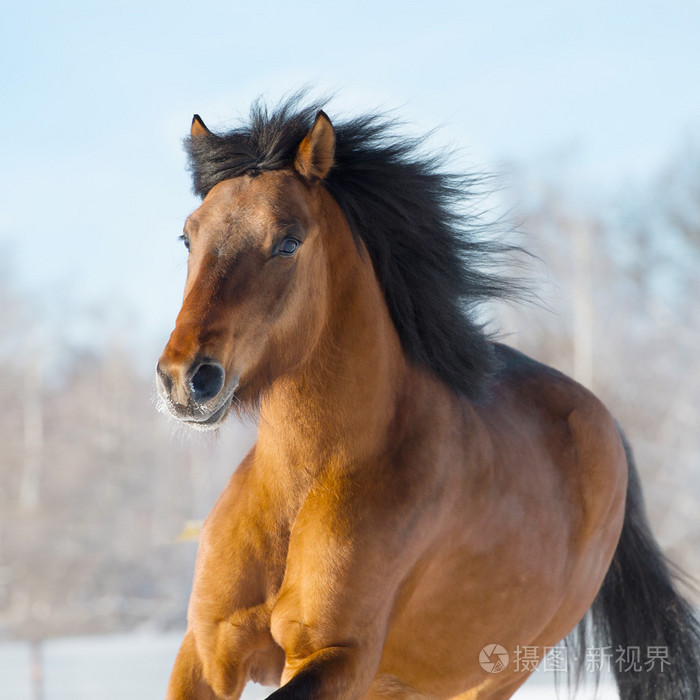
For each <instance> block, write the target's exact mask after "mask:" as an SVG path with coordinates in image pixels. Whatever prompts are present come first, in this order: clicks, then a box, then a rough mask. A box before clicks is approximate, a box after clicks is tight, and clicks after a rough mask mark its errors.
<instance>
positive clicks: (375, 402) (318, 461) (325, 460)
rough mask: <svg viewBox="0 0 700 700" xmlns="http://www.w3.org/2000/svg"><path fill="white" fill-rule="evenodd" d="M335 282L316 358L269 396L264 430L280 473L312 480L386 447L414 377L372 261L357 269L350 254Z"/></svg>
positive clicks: (264, 445) (365, 259)
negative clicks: (289, 472)
mask: <svg viewBox="0 0 700 700" xmlns="http://www.w3.org/2000/svg"><path fill="white" fill-rule="evenodd" d="M335 264H336V265H337V266H340V265H341V263H340V261H337V262H336V263H335ZM329 265H330V266H331V268H333V266H334V261H333V259H332V258H331V259H330V260H329ZM329 277H330V279H331V280H333V282H332V288H331V292H330V295H329V300H330V305H329V313H328V318H327V323H326V327H325V332H324V334H323V335H322V337H321V339H320V341H319V343H318V346H317V348H316V351H315V352H314V353H313V355H312V357H311V358H310V360H309V361H308V362H307V363H306V364H305V365H304V366H303V367H301V368H299V370H298V371H296V372H295V373H293V374H291V375H290V376H288V377H285V378H283V379H281V380H278V381H277V382H276V383H275V385H274V387H273V388H272V390H271V391H270V392H269V393H268V395H267V396H266V397H265V398H264V399H263V402H262V405H261V412H260V423H259V429H258V449H259V451H261V452H262V453H263V454H265V455H266V456H267V458H268V459H272V460H274V461H275V462H278V464H276V465H275V468H278V469H279V468H283V467H284V466H285V465H286V466H287V467H289V468H290V469H292V470H294V471H295V472H296V471H298V470H299V469H303V470H305V471H306V472H308V473H309V474H310V475H313V474H314V473H315V472H317V471H318V470H319V469H323V468H325V467H326V466H327V465H328V464H329V463H333V464H334V465H336V466H338V467H339V468H342V467H343V465H352V464H358V463H361V462H363V461H367V460H369V459H371V458H372V455H373V454H378V453H381V452H382V451H383V450H384V449H385V444H386V441H387V440H388V439H389V437H390V436H389V426H390V425H391V422H392V420H393V418H394V416H395V414H396V411H397V409H398V406H399V403H400V401H401V396H402V393H403V391H404V384H405V381H406V377H407V373H408V372H409V368H408V366H407V362H406V360H405V358H404V355H403V351H402V349H401V344H400V341H399V338H398V335H397V333H396V330H395V328H394V325H393V323H392V321H391V318H390V316H389V312H388V309H387V307H386V303H385V301H384V297H383V294H382V291H381V289H380V287H379V283H378V281H377V279H376V276H375V274H374V270H373V268H372V264H371V262H370V259H369V256H368V255H364V256H357V258H356V259H354V260H353V263H352V265H348V261H347V256H346V259H345V261H344V262H342V269H341V268H340V267H338V269H335V270H334V269H330V270H329ZM279 463H284V464H279Z"/></svg>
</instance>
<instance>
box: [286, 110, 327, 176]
mask: <svg viewBox="0 0 700 700" xmlns="http://www.w3.org/2000/svg"><path fill="white" fill-rule="evenodd" d="M334 156H335V131H334V130H333V125H332V124H331V120H330V119H329V118H328V117H327V116H326V113H325V112H324V111H323V110H319V113H318V114H317V115H316V121H314V125H313V126H312V127H311V129H310V130H309V133H308V134H306V136H304V140H303V141H302V142H301V143H300V144H299V148H297V155H296V158H295V159H294V167H295V168H296V169H297V172H298V173H299V174H300V175H301V176H302V177H303V178H304V179H306V180H309V181H312V180H323V178H324V177H326V175H328V171H329V170H330V169H331V168H332V167H333V158H334Z"/></svg>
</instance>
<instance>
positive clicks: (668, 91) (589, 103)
mask: <svg viewBox="0 0 700 700" xmlns="http://www.w3.org/2000/svg"><path fill="white" fill-rule="evenodd" d="M6 5H7V6H5V7H3V11H2V24H1V26H0V66H1V67H2V70H1V71H0V95H1V99H2V104H3V109H2V110H1V111H0V139H1V141H2V143H1V149H0V152H1V153H2V155H3V160H4V162H3V167H2V168H0V255H2V258H3V259H4V263H3V261H0V270H2V267H3V264H4V267H5V271H4V272H3V274H8V273H9V274H10V275H11V277H12V278H13V279H14V280H15V282H16V283H17V284H19V285H21V286H22V288H24V289H27V290H29V291H32V292H33V293H34V294H36V295H37V297H38V298H41V299H42V300H43V303H45V304H48V305H50V304H51V303H54V304H57V305H60V304H62V303H63V300H64V299H68V300H71V301H72V302H76V303H79V304H85V305H89V306H91V307H92V308H93V309H94V312H95V314H97V315H100V314H102V315H104V316H106V317H111V316H114V317H116V318H121V319H122V322H123V323H124V324H129V325H130V326H132V327H134V328H138V329H141V330H143V331H147V332H148V333H149V334H152V337H154V338H160V339H162V340H163V341H164V340H165V338H166V337H167V333H168V331H169V329H170V328H171V326H172V324H173V321H174V318H175V314H176V312H177V309H178V307H179V302H180V298H181V289H182V284H183V281H184V259H185V251H184V248H182V246H181V244H179V243H178V242H177V240H176V239H177V236H178V235H179V233H180V230H181V227H182V222H183V220H184V218H185V216H186V215H187V214H188V213H189V211H191V210H192V209H193V208H194V207H195V206H196V200H195V199H194V197H193V196H192V195H191V193H190V189H189V188H190V182H189V179H188V174H187V173H186V172H185V170H184V156H183V153H182V151H181V146H180V141H181V138H182V137H183V136H184V135H185V134H186V132H187V129H188V126H189V122H190V120H191V117H192V113H193V112H199V113H200V114H201V115H202V116H203V117H204V119H205V121H206V122H207V124H208V125H209V126H211V127H217V126H218V127H225V126H226V124H227V123H231V121H232V120H233V119H234V118H235V117H237V116H241V115H244V114H245V113H246V112H247V109H248V106H249V104H250V102H251V100H252V99H253V98H255V97H256V96H258V95H261V94H263V95H267V96H269V98H270V99H271V100H272V101H274V100H276V99H277V98H279V97H280V96H282V95H283V94H285V93H286V92H288V91H290V90H293V89H294V88H297V87H299V86H300V85H303V84H307V83H312V84H313V85H315V93H316V94H318V93H324V92H328V91H334V92H336V94H337V99H336V100H335V101H334V103H333V105H332V106H331V107H330V108H329V110H328V111H329V114H330V116H331V118H333V116H334V114H340V113H347V112H357V111H362V110H363V109H373V108H376V107H384V108H394V107H398V108H399V114H400V115H401V116H403V117H404V118H405V119H406V120H407V121H408V122H409V123H410V129H411V130H413V131H414V132H421V131H423V130H428V129H432V128H433V127H436V126H439V127H441V130H440V132H439V133H438V135H437V136H436V138H435V143H436V145H442V144H445V143H451V144H454V145H456V146H459V147H460V148H462V149H464V151H463V154H464V155H463V159H464V160H466V161H467V162H469V161H471V162H473V163H474V164H476V166H477V167H479V168H487V169H499V168H500V167H501V164H503V163H504V162H512V161H517V162H520V163H521V164H524V165H525V167H528V168H532V169H533V171H537V169H538V168H543V167H546V164H547V163H548V162H549V161H551V160H552V159H556V158H557V157H559V155H558V154H561V153H566V154H569V156H570V157H571V159H572V163H573V165H569V170H572V169H573V170H576V171H577V172H578V174H579V176H580V180H581V181H583V182H587V183H588V184H589V185H590V186H591V187H593V188H595V187H599V188H613V187H621V186H623V185H624V183H626V182H639V181H643V180H644V178H646V177H649V176H650V175H651V174H653V173H654V172H655V170H656V169H657V168H658V167H660V166H661V165H663V163H664V161H665V160H666V158H668V157H669V156H670V155H671V154H672V153H673V152H674V151H677V150H678V149H679V148H681V147H682V144H683V142H684V139H687V138H689V137H692V136H693V135H697V134H698V133H700V90H699V89H698V85H700V41H698V36H699V35H700V3H695V2H678V1H674V0H670V1H669V0H667V1H665V2H653V3H652V2H646V3H645V2H641V1H637V2H609V1H608V2H599V1H597V0H596V1H593V2H590V1H589V2H586V3H581V2H576V3H574V2H561V1H560V2H554V1H543V0H540V1H533V2H527V3H524V2H516V1H514V0H491V1H490V2H488V3H486V2H483V0H482V1H481V2H478V3H476V2H459V3H458V2H431V3H427V2H406V1H405V0H404V1H403V2H394V1H392V2H384V3H370V2H345V3H342V4H341V3H330V2H303V1H301V2H295V3H285V2H277V1H268V2H266V3H253V2H246V3H239V2H213V3H187V4H185V3H182V2H156V3H141V2H138V3H137V2H102V3H88V2H64V3H48V2H24V3H21V4H20V3H13V4H6ZM8 268H9V270H8ZM57 300H58V302H60V304H59V303H58V302H57ZM76 323H77V321H76Z"/></svg>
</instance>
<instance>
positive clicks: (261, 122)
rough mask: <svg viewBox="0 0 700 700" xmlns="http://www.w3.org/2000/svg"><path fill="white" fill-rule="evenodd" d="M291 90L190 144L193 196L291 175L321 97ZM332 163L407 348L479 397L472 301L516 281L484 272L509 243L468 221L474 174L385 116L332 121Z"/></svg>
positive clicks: (485, 363) (482, 336) (483, 361)
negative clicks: (263, 175)
mask: <svg viewBox="0 0 700 700" xmlns="http://www.w3.org/2000/svg"><path fill="white" fill-rule="evenodd" d="M302 100H303V94H296V95H294V96H292V97H291V98H289V99H287V100H286V101H284V102H282V103H281V104H280V105H278V106H277V107H276V108H274V110H272V111H269V110H268V109H267V107H266V106H265V105H264V104H263V103H262V102H260V101H258V102H256V103H255V104H254V105H253V106H252V108H251V112H250V116H249V119H248V121H247V123H244V124H242V125H240V126H238V127H236V128H234V129H233V130H231V131H228V132H227V133H224V134H214V133H207V134H206V135H204V136H199V137H197V138H192V137H188V138H187V139H186V140H185V147H186V150H187V154H188V158H189V167H190V170H191V171H192V176H193V189H194V192H195V194H197V195H199V196H200V197H202V198H204V197H205V196H206V195H207V193H208V192H209V191H210V190H211V189H212V187H214V185H216V184H218V183H219V182H221V181H223V180H226V179H229V178H234V177H238V176H240V175H244V174H249V175H256V174H259V173H260V172H263V171H266V170H278V169H282V168H286V167H290V166H291V165H292V163H293V160H294V156H295V153H296V149H297V147H298V146H299V144H300V142H301V141H302V139H303V138H304V136H305V134H306V133H307V132H308V130H309V128H310V127H311V125H312V124H313V121H314V118H315V116H316V114H317V112H318V110H319V109H321V107H323V105H324V104H325V103H324V102H323V101H319V102H314V103H311V104H308V105H305V106H304V105H303V104H302ZM334 129H335V133H336V147H335V161H334V166H333V168H332V169H331V171H330V173H329V174H328V176H327V177H326V179H325V180H324V185H325V186H326V188H327V190H328V191H329V192H330V194H331V195H332V196H333V197H334V198H335V200H336V201H337V203H338V204H339V205H340V207H341V209H342V211H343V213H344V214H345V217H346V218H347V220H348V223H349V224H350V227H351V229H352V231H353V234H354V235H355V236H356V238H360V239H362V241H363V242H364V244H365V246H366V247H367V250H368V251H369V254H370V256H371V259H372V263H373V265H374V269H375V272H376V274H377V277H378V279H379V282H380V284H381V287H382V290H383V292H384V296H385V298H386V301H387V305H388V308H389V311H390V313H391V317H392V319H393V322H394V324H395V326H396V329H397V331H398V334H399V337H400V339H401V343H402V346H403V349H404V351H405V352H406V354H407V356H408V357H409V358H411V359H412V360H413V361H415V362H417V363H419V364H421V365H423V366H426V367H428V368H430V369H431V370H432V371H433V372H435V373H436V374H437V375H438V376H439V377H440V378H441V379H442V380H443V381H445V382H446V383H447V384H448V385H449V386H451V387H452V388H453V389H454V390H455V391H457V392H459V393H461V394H463V395H465V396H467V397H469V398H472V399H476V398H479V397H480V396H481V395H482V394H483V393H484V389H485V387H486V384H487V380H488V377H489V376H490V375H491V374H492V373H493V372H494V370H495V368H496V364H497V360H496V358H495V354H494V351H493V347H492V345H491V343H490V340H489V336H488V334H487V333H486V331H485V329H484V326H483V323H482V322H480V321H479V320H478V318H477V310H476V305H477V304H478V303H479V302H482V301H484V300H488V299H493V298H504V297H514V296H517V294H518V285H517V284H516V283H513V282H511V281H508V280H506V279H505V278H503V277H501V276H499V275H498V274H496V273H493V272H491V271H490V268H491V269H492V268H493V265H494V263H495V262H496V261H497V259H498V258H499V253H502V252H504V251H506V250H508V249H509V247H507V246H503V245H501V244H498V243H495V242H493V241H489V240H487V239H485V238H484V236H483V233H484V231H483V229H484V226H483V224H482V223H481V221H480V219H479V217H478V216H475V215H472V214H468V213H465V211H469V207H468V206H465V205H468V204H469V203H470V201H471V199H473V193H474V190H475V189H476V188H477V187H478V186H479V185H480V184H481V183H482V182H483V178H482V177H481V176H478V175H459V174H454V173H450V172H447V171H446V170H445V169H444V168H445V158H444V156H442V155H426V154H425V153H424V148H423V147H424V145H425V140H426V139H425V138H412V139H406V138H405V137H401V136H400V135H398V134H397V132H396V123H395V122H394V121H392V120H391V119H389V118H387V117H386V115H383V114H381V113H373V114H366V115H363V116H359V117H355V118H352V119H349V120H347V121H343V122H336V123H334Z"/></svg>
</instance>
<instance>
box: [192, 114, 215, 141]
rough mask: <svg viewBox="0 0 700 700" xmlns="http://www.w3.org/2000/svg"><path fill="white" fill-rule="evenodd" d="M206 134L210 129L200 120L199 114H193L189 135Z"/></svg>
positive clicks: (209, 132)
mask: <svg viewBox="0 0 700 700" xmlns="http://www.w3.org/2000/svg"><path fill="white" fill-rule="evenodd" d="M206 134H211V131H209V129H207V127H206V125H205V124H204V122H203V121H202V117H200V116H199V114H195V115H194V117H192V126H191V127H190V136H195V137H196V136H205V135H206Z"/></svg>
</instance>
